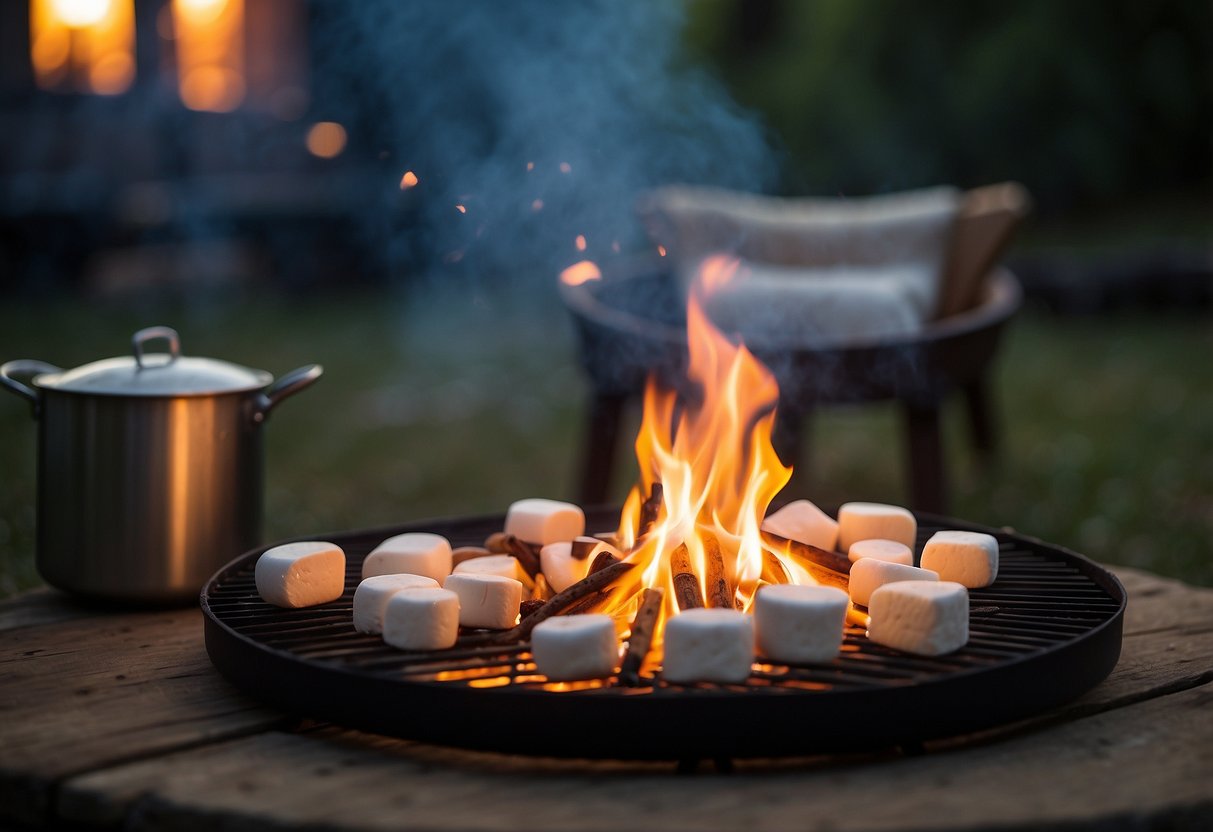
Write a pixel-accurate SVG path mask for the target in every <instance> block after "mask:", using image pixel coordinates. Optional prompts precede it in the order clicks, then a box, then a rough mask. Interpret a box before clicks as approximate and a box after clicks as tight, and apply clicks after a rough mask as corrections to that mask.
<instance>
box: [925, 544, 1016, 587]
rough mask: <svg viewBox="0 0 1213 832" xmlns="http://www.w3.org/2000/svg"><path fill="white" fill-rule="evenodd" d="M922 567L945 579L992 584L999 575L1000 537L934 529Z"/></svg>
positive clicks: (976, 585) (983, 584)
mask: <svg viewBox="0 0 1213 832" xmlns="http://www.w3.org/2000/svg"><path fill="white" fill-rule="evenodd" d="M922 566H923V568H924V569H934V570H935V571H936V572H938V573H939V577H940V578H942V579H943V580H945V581H956V583H958V584H964V585H965V586H967V587H971V588H974V589H976V588H978V587H983V586H989V585H990V584H992V583H994V579H995V578H997V577H998V540H997V539H995V537H994V536H993V535H990V534H984V533H983V532H958V531H948V532H935V534H933V535H931V539H930V540H928V541H927V545H926V546H924V547H923V549H922Z"/></svg>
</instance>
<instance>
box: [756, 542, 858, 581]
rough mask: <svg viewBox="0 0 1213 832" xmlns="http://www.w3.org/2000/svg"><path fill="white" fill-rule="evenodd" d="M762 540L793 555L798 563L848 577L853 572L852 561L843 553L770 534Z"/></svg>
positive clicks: (773, 547)
mask: <svg viewBox="0 0 1213 832" xmlns="http://www.w3.org/2000/svg"><path fill="white" fill-rule="evenodd" d="M762 539H763V541H764V542H765V543H766V544H767V545H768V546H770V547H771V548H772V549H776V550H778V551H780V552H788V553H789V554H791V555H792V556H793V558H795V560H796V562H797V563H799V562H801V561H809V562H811V563H814V564H816V565H817V566H820V567H823V568H825V569H829V570H830V571H831V572H840V573H842V574H843V575H848V574H850V572H851V559H850V558H849V557H847V556H846V555H844V554H843V553H842V552H831V551H830V550H829V549H822V548H821V547H820V546H813V545H812V544H809V543H801V542H800V541H799V540H789V539H788V538H786V537H780V536H779V535H777V534H771V533H770V532H763V533H762Z"/></svg>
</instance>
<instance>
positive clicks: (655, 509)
mask: <svg viewBox="0 0 1213 832" xmlns="http://www.w3.org/2000/svg"><path fill="white" fill-rule="evenodd" d="M663 498H664V489H663V488H662V486H661V483H659V482H655V483H653V487H652V488H650V489H649V496H648V499H646V500H645V501H644V503H642V504H641V506H640V528H638V529H637V530H636V537H637V538H641V537H644V536H645V535H647V534H648V533H649V532H651V531H652V530H653V526H654V525H655V524H656V523H657V515H658V513H659V512H660V511H661V502H662V499H663Z"/></svg>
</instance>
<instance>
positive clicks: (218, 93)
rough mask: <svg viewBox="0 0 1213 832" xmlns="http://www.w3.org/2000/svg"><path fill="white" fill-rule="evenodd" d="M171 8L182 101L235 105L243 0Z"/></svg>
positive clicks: (193, 1)
mask: <svg viewBox="0 0 1213 832" xmlns="http://www.w3.org/2000/svg"><path fill="white" fill-rule="evenodd" d="M172 9H173V32H174V34H175V37H176V40H177V83H178V89H179V91H180V93H181V101H182V103H184V104H185V106H187V107H189V108H190V109H191V110H208V111H212V112H220V113H225V112H229V111H231V110H234V109H236V108H237V107H238V106H240V102H242V101H243V100H244V93H245V76H244V0H173V5H172ZM338 152H340V151H338Z"/></svg>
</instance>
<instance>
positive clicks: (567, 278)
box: [560, 260, 602, 286]
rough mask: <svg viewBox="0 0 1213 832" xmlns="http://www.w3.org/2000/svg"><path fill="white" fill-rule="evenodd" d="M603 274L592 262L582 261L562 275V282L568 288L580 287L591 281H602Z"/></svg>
mask: <svg viewBox="0 0 1213 832" xmlns="http://www.w3.org/2000/svg"><path fill="white" fill-rule="evenodd" d="M601 279H602V272H601V271H599V270H598V265H597V264H596V263H594V262H593V261H592V260H582V261H580V262H578V263H574V264H573V265H571V266H569V267H568V268H567V269H565V270H564V271H562V272H561V273H560V280H561V282H562V283H564V284H565V285H566V286H580V285H581V284H582V283H585V282H587V281H590V280H601Z"/></svg>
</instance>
